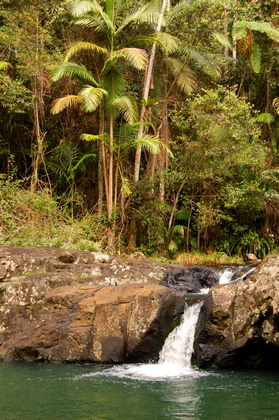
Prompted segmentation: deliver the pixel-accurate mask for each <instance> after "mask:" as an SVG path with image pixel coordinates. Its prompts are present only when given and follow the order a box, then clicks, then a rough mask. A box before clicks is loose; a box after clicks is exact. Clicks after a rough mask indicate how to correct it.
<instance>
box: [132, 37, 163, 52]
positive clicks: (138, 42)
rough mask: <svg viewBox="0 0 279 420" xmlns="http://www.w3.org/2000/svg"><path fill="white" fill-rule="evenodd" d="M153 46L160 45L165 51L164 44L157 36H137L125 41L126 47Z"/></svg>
mask: <svg viewBox="0 0 279 420" xmlns="http://www.w3.org/2000/svg"><path fill="white" fill-rule="evenodd" d="M153 44H158V45H159V46H160V47H162V49H163V45H162V43H161V42H160V40H159V39H158V38H157V37H156V36H146V35H135V36H132V37H130V38H129V39H125V45H126V46H129V45H132V46H133V47H137V46H139V47H142V46H143V45H144V46H149V47H151V46H152V45H153Z"/></svg>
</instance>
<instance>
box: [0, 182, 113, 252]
mask: <svg viewBox="0 0 279 420" xmlns="http://www.w3.org/2000/svg"><path fill="white" fill-rule="evenodd" d="M0 201H1V208H0V214H1V218H0V220H1V222H0V236H1V243H2V244H3V245H12V246H40V245H47V246H54V247H58V248H75V249H86V250H89V251H100V250H101V249H102V248H103V247H105V246H106V243H105V240H104V238H105V237H106V235H105V229H106V228H105V223H104V220H103V221H102V219H100V218H98V217H97V216H92V215H89V214H86V215H84V216H83V217H82V218H80V219H76V220H74V221H72V220H71V219H70V217H69V214H68V213H67V211H63V210H62V209H61V208H59V205H58V200H57V199H55V198H54V197H52V195H51V192H50V191H49V190H43V191H40V192H37V193H36V194H34V193H31V192H30V191H28V190H25V189H23V188H22V185H21V183H14V182H10V181H8V182H3V181H1V184H0Z"/></svg>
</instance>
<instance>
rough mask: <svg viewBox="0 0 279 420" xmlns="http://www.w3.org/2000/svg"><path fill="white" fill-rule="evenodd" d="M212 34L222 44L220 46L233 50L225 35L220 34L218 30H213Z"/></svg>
mask: <svg viewBox="0 0 279 420" xmlns="http://www.w3.org/2000/svg"><path fill="white" fill-rule="evenodd" d="M213 36H214V38H215V39H216V40H217V41H218V42H219V44H220V45H222V47H225V48H228V49H229V50H230V51H232V50H233V45H232V42H231V41H230V39H229V38H228V37H227V36H226V35H224V34H220V33H219V32H214V33H213Z"/></svg>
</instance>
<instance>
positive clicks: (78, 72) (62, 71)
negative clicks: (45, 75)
mask: <svg viewBox="0 0 279 420" xmlns="http://www.w3.org/2000/svg"><path fill="white" fill-rule="evenodd" d="M64 76H69V77H73V76H75V77H77V78H79V79H83V80H86V81H87V82H91V83H93V84H94V85H95V86H98V85H99V84H98V82H97V81H96V80H95V78H94V77H93V75H92V73H91V72H90V71H88V70H87V68H86V67H85V66H83V65H82V64H77V63H72V62H70V61H68V62H65V63H62V64H60V65H59V66H54V67H52V70H51V76H50V80H51V81H52V82H57V81H58V80H60V79H61V78H62V77H64Z"/></svg>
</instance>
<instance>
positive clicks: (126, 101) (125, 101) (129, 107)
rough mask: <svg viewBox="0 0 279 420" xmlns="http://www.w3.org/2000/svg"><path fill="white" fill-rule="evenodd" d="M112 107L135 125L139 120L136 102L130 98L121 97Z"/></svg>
mask: <svg viewBox="0 0 279 420" xmlns="http://www.w3.org/2000/svg"><path fill="white" fill-rule="evenodd" d="M112 105H113V106H115V107H116V108H117V109H118V110H119V111H120V113H121V114H122V115H123V117H124V118H125V120H126V121H127V122H128V123H130V124H133V123H134V122H135V121H137V119H138V109H137V105H136V102H135V101H134V100H133V99H132V98H129V97H128V96H121V97H118V98H116V99H115V100H114V101H113V102H112Z"/></svg>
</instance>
